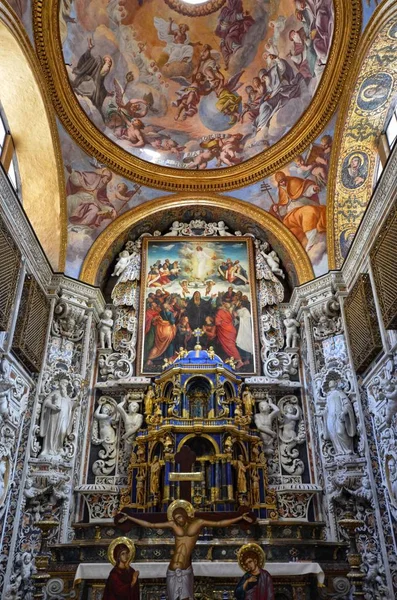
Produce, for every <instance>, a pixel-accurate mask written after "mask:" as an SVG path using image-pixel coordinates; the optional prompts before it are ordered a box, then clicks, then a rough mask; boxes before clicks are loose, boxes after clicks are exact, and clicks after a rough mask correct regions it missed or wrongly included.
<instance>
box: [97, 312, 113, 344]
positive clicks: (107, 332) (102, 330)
mask: <svg viewBox="0 0 397 600" xmlns="http://www.w3.org/2000/svg"><path fill="white" fill-rule="evenodd" d="M112 317H113V313H112V311H111V310H110V309H107V310H104V311H103V313H102V315H101V320H100V321H99V323H98V332H99V347H100V348H111V347H112V328H113V323H114V321H113V318H112Z"/></svg>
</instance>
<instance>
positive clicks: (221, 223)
mask: <svg viewBox="0 0 397 600" xmlns="http://www.w3.org/2000/svg"><path fill="white" fill-rule="evenodd" d="M217 229H218V234H219V235H220V236H221V237H226V236H227V237H231V236H233V234H232V233H230V232H229V231H227V230H228V229H229V227H228V226H227V225H225V222H224V221H219V222H218V227H217Z"/></svg>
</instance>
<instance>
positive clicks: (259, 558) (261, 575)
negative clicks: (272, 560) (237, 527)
mask: <svg viewBox="0 0 397 600" xmlns="http://www.w3.org/2000/svg"><path fill="white" fill-rule="evenodd" d="M237 556H238V562H239V565H240V567H241V568H242V569H243V570H244V571H245V575H243V577H242V578H241V579H240V581H239V582H238V584H237V587H236V589H235V590H234V596H235V598H236V600H274V588H273V581H272V578H271V576H270V574H269V573H268V572H267V571H265V569H264V568H263V567H264V565H265V553H264V552H263V550H262V548H261V547H260V546H259V545H258V544H246V545H245V546H242V547H241V548H240V550H239V552H238V555H237Z"/></svg>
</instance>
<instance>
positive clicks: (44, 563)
mask: <svg viewBox="0 0 397 600" xmlns="http://www.w3.org/2000/svg"><path fill="white" fill-rule="evenodd" d="M58 525H59V522H58V521H56V520H55V519H53V518H51V517H48V518H44V519H43V520H42V521H39V522H38V523H37V527H38V528H39V529H40V531H41V542H40V550H39V552H38V554H37V555H36V559H35V564H36V569H37V571H36V573H34V575H32V580H33V585H34V592H33V598H34V599H35V600H41V599H42V598H44V588H45V586H46V585H47V581H48V580H49V579H50V577H51V576H50V574H49V573H48V572H47V571H48V567H49V565H50V550H49V549H48V539H49V537H50V533H51V531H52V530H53V529H55V527H57V526H58Z"/></svg>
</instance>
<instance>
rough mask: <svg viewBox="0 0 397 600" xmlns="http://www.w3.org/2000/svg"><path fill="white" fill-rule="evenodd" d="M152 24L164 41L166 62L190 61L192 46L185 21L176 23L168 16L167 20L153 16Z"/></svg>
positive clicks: (160, 38)
mask: <svg viewBox="0 0 397 600" xmlns="http://www.w3.org/2000/svg"><path fill="white" fill-rule="evenodd" d="M154 26H155V28H156V29H157V35H158V38H159V40H160V41H161V42H166V44H167V45H166V47H165V49H164V52H165V53H166V54H168V59H167V62H166V64H170V63H173V62H190V61H191V60H192V57H193V46H192V45H191V44H190V39H189V34H188V31H189V26H188V25H187V24H186V23H180V24H179V25H177V24H176V23H175V22H174V21H173V19H172V18H171V17H170V18H169V20H168V21H166V20H165V19H161V18H160V17H155V18H154Z"/></svg>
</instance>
